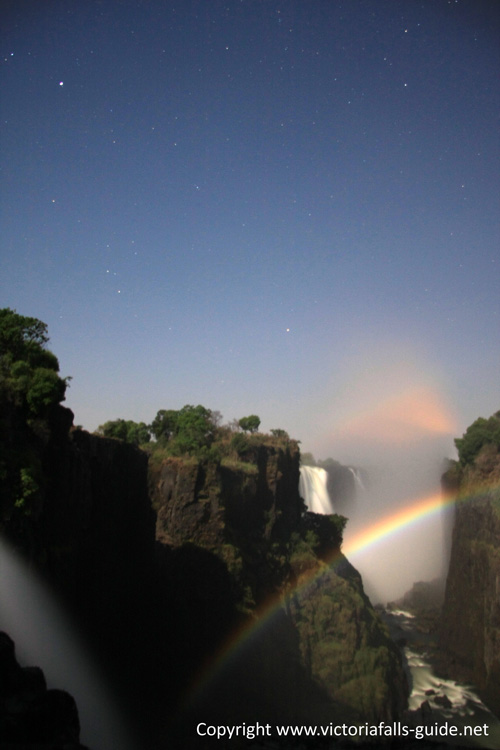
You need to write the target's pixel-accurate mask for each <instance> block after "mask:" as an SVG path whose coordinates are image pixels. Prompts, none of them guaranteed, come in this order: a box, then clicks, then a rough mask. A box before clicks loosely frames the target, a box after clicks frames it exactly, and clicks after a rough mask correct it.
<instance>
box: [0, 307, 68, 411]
mask: <svg viewBox="0 0 500 750" xmlns="http://www.w3.org/2000/svg"><path fill="white" fill-rule="evenodd" d="M48 340H49V337H48V335H47V326H46V325H45V323H42V321H41V320H38V319H37V318H30V317H26V316H24V315H18V314H17V313H16V311H15V310H11V309H10V308H8V307H6V308H4V309H2V310H0V393H1V399H2V401H3V402H6V403H11V404H13V405H14V406H16V407H18V408H21V409H23V410H24V411H26V412H27V415H30V416H31V417H38V416H43V415H44V414H45V413H46V412H47V409H49V408H50V407H52V406H54V405H56V404H59V403H60V402H61V401H63V400H64V396H65V392H66V387H67V384H68V380H69V378H61V377H59V375H58V372H59V362H58V361H57V357H56V356H55V355H54V354H52V352H50V351H49V350H48V349H46V348H45V345H46V344H47V342H48Z"/></svg>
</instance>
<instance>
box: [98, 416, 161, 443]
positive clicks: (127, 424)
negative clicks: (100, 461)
mask: <svg viewBox="0 0 500 750" xmlns="http://www.w3.org/2000/svg"><path fill="white" fill-rule="evenodd" d="M97 434H98V435H103V436H104V437H109V438H118V439H119V440H124V441H125V442H126V443H132V445H143V444H144V443H149V441H150V440H151V433H150V431H149V427H148V426H147V425H146V424H145V423H144V422H134V421H133V420H131V419H114V420H111V421H109V422H105V423H104V424H102V425H99V427H98V428H97Z"/></svg>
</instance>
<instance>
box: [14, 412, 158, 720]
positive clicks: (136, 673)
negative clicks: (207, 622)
mask: <svg viewBox="0 0 500 750" xmlns="http://www.w3.org/2000/svg"><path fill="white" fill-rule="evenodd" d="M72 418H73V415H72V413H71V412H70V411H69V410H68V409H64V408H63V407H57V408H56V409H54V410H53V413H52V414H51V415H50V419H48V420H47V421H46V422H44V423H43V424H40V425H21V424H16V423H15V421H14V420H12V424H11V431H10V435H11V438H10V446H9V447H10V449H11V451H12V454H13V455H15V456H22V457H23V458H22V460H23V462H24V464H26V465H28V466H30V467H32V466H34V467H35V468H36V474H35V476H36V480H37V488H36V491H34V492H33V493H32V494H31V496H29V497H28V498H27V500H26V502H22V503H21V502H19V501H18V500H16V496H15V495H13V494H12V493H9V492H6V493H4V495H3V496H2V503H1V518H0V532H1V533H2V534H3V536H4V537H5V538H7V539H8V541H9V542H10V544H11V545H12V546H13V547H14V548H15V549H16V550H17V551H18V552H19V553H21V555H22V556H23V558H24V559H25V560H27V561H28V562H29V564H30V567H32V568H33V569H34V570H35V571H36V572H37V573H38V574H39V575H41V576H42V578H43V579H44V580H45V582H46V583H47V584H48V585H49V586H50V588H51V589H52V591H53V592H54V596H55V598H56V599H57V600H59V603H60V604H61V605H62V606H63V608H64V609H65V610H66V611H67V612H68V613H69V615H70V618H71V619H72V620H73V621H74V622H75V623H77V630H78V632H79V634H80V635H81V636H82V638H83V639H84V641H86V642H87V643H89V644H90V646H91V650H92V652H93V653H94V655H95V656H96V659H97V661H98V662H100V663H101V666H102V668H103V670H104V671H105V672H106V673H107V674H108V675H109V681H110V683H111V684H110V687H111V689H112V690H113V691H114V692H116V694H117V696H120V697H121V699H122V700H123V703H124V705H125V706H127V707H128V708H131V709H132V708H133V710H131V711H130V715H131V716H140V715H145V713H144V712H145V711H146V710H147V707H148V705H149V704H150V703H151V693H152V692H154V688H153V677H152V676H151V675H152V674H153V673H154V669H152V668H151V665H154V664H155V663H156V662H155V650H156V648H155V647H156V644H157V643H158V642H159V640H160V638H159V637H157V635H156V629H157V628H160V625H156V619H155V616H154V611H153V610H154V601H155V584H156V578H155V576H156V573H155V558H154V535H155V514H154V511H153V509H152V508H151V503H150V500H149V495H148V491H147V466H148V460H147V456H146V455H145V454H144V453H143V452H142V451H140V450H138V449H136V448H134V447H133V446H130V445H127V444H125V443H122V442H121V441H117V440H107V439H103V438H99V437H96V436H93V435H89V434H88V433H87V432H84V431H80V430H70V426H71V424H72ZM12 465H13V466H14V468H15V463H14V462H12ZM11 484H12V486H14V483H11ZM4 486H5V485H4ZM6 486H7V488H8V486H9V483H8V482H7V483H6ZM9 635H10V636H11V637H12V638H13V639H14V640H15V639H16V633H10V634H9ZM41 635H42V634H40V637H41ZM144 672H146V673H147V674H148V678H147V680H146V681H144V680H143V677H144ZM139 685H141V687H140V688H139ZM61 687H64V686H61Z"/></svg>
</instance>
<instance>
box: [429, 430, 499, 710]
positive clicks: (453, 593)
mask: <svg viewBox="0 0 500 750" xmlns="http://www.w3.org/2000/svg"><path fill="white" fill-rule="evenodd" d="M443 482H444V486H445V488H446V489H447V490H448V491H452V492H455V493H456V494H457V498H458V499H457V503H456V507H455V525H454V529H453V540H452V549H451V559H450V567H449V572H448V578H447V582H446V593H445V602H444V608H443V623H442V629H441V648H442V650H443V652H444V654H445V658H446V665H447V667H448V669H449V671H450V673H451V674H452V676H454V677H461V678H463V679H466V680H470V681H472V682H473V683H474V684H475V685H476V686H477V687H478V689H479V691H480V693H481V696H482V697H483V699H484V700H485V702H486V703H487V705H489V707H490V708H491V709H492V711H493V712H494V713H496V714H497V715H498V714H500V453H499V451H498V448H497V447H496V446H495V445H494V444H485V445H483V447H482V448H481V449H480V451H479V453H478V454H477V455H476V457H475V458H474V460H472V461H470V462H469V463H468V464H467V465H465V466H464V467H463V468H461V467H457V466H456V467H453V468H452V469H451V470H450V471H448V472H447V474H445V475H444V477H443Z"/></svg>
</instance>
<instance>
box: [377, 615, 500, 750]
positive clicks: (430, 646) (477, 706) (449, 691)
mask: <svg viewBox="0 0 500 750" xmlns="http://www.w3.org/2000/svg"><path fill="white" fill-rule="evenodd" d="M380 614H381V616H382V619H383V620H384V622H385V623H386V624H387V626H388V627H389V631H390V634H391V636H392V637H393V639H394V640H395V641H396V643H397V644H398V645H399V646H400V648H401V651H402V655H403V660H404V665H405V669H406V673H407V678H408V681H409V685H410V688H411V693H410V697H409V701H408V717H407V720H408V724H409V725H421V726H422V725H423V726H434V725H435V724H438V725H439V726H442V725H444V724H445V723H446V722H447V723H448V726H451V725H453V726H456V727H457V728H458V733H459V736H457V737H450V736H448V737H438V738H435V739H436V741H437V740H439V741H440V742H444V743H446V744H449V745H450V746H453V745H460V746H462V747H463V746H466V747H477V748H488V749H489V750H498V748H500V720H499V719H498V718H497V717H496V716H495V715H494V714H493V713H492V712H491V711H490V710H489V709H488V708H487V707H486V706H485V705H484V703H483V702H482V701H481V699H480V698H479V696H478V695H477V694H476V692H475V690H474V687H473V686H472V685H469V684H465V683H460V682H456V681H455V680H452V679H447V678H445V677H441V676H439V675H438V674H436V671H435V667H434V663H435V655H436V651H437V646H436V642H435V638H434V636H433V634H432V633H431V632H429V629H428V628H427V627H423V626H422V625H421V623H420V622H419V618H418V616H415V615H413V614H411V613H409V612H406V611H404V610H398V609H395V610H389V609H385V610H383V611H380ZM484 725H486V727H487V736H486V732H484V735H483V736H475V737H468V736H467V737H466V736H463V732H464V727H471V726H475V727H479V726H481V727H483V726H484ZM466 731H467V730H466Z"/></svg>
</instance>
